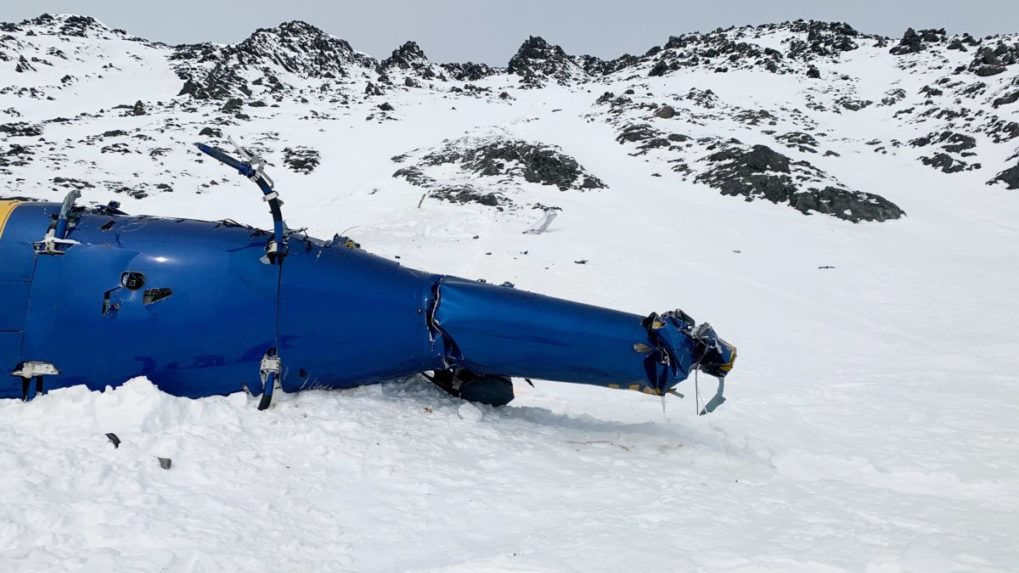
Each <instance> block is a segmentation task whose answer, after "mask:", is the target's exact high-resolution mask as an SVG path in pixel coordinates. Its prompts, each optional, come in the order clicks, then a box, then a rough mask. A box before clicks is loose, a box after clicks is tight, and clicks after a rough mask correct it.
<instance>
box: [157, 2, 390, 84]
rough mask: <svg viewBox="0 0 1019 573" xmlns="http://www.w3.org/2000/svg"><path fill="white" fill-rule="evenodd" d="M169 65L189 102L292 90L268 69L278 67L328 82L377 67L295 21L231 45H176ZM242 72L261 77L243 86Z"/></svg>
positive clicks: (349, 49)
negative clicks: (258, 91) (352, 70)
mask: <svg viewBox="0 0 1019 573" xmlns="http://www.w3.org/2000/svg"><path fill="white" fill-rule="evenodd" d="M170 61H171V64H173V66H174V70H175V71H176V73H177V76H178V77H180V79H182V80H184V87H183V88H182V89H181V94H180V95H190V96H191V97H193V98H195V99H227V98H230V97H236V96H238V95H244V96H251V95H252V93H253V92H252V88H251V86H256V87H257V88H259V89H262V90H264V91H267V92H269V93H275V94H279V93H283V92H286V91H290V90H296V88H294V87H293V86H290V85H288V84H286V83H284V82H283V80H281V79H280V78H279V77H278V76H276V75H275V74H274V73H273V72H272V71H271V70H273V69H279V68H282V69H283V70H284V71H285V72H286V73H288V74H293V75H295V76H297V77H299V78H301V79H326V80H330V79H336V78H339V77H345V76H347V75H348V74H347V68H348V67H354V66H359V67H362V68H370V69H374V68H375V67H376V66H377V62H376V60H374V59H372V58H369V57H367V56H364V55H362V54H359V53H357V52H355V51H354V50H353V48H351V47H350V44H348V43H347V42H345V41H344V40H340V39H339V38H335V37H333V36H331V35H329V34H326V33H325V32H323V31H322V30H319V29H318V28H316V27H314V26H312V25H310V24H307V23H305V22H301V21H292V22H285V23H283V24H280V25H279V26H277V27H276V28H260V29H258V30H256V31H255V32H254V33H253V34H252V35H251V36H249V37H248V38H247V39H245V40H244V41H243V42H241V43H239V44H236V45H234V46H225V47H223V46H217V45H214V44H209V43H205V44H192V45H183V46H177V47H176V48H175V50H174V53H173V54H172V55H171V56H170ZM245 71H249V72H254V73H259V74H262V75H261V77H259V78H257V79H255V80H254V81H252V82H251V83H250V84H249V83H248V80H247V79H246V76H247V74H245V73H244V72H245ZM248 77H250V76H248Z"/></svg>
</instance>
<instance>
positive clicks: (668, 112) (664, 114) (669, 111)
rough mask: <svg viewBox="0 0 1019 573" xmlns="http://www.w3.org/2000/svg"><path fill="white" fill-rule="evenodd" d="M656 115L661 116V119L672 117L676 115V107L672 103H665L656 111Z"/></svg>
mask: <svg viewBox="0 0 1019 573" xmlns="http://www.w3.org/2000/svg"><path fill="white" fill-rule="evenodd" d="M655 117H659V118H661V119H672V118H674V117H676V108H674V107H672V106H671V105H663V106H662V107H660V108H658V110H657V111H655Z"/></svg>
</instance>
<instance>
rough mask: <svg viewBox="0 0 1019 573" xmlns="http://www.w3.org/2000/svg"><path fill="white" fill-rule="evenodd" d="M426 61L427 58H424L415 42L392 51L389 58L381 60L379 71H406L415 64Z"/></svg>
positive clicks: (407, 43) (422, 52)
mask: <svg viewBox="0 0 1019 573" xmlns="http://www.w3.org/2000/svg"><path fill="white" fill-rule="evenodd" d="M426 61H427V58H426V57H425V53H424V51H423V50H422V49H421V47H420V46H418V45H417V42H406V43H405V44H403V45H402V46H400V47H399V48H397V49H395V50H393V53H392V55H391V56H389V57H388V58H386V59H385V60H382V62H381V63H380V64H379V69H386V68H400V69H404V70H407V69H411V68H413V67H414V66H415V64H421V63H422V62H426Z"/></svg>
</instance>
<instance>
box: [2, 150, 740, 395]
mask: <svg viewBox="0 0 1019 573" xmlns="http://www.w3.org/2000/svg"><path fill="white" fill-rule="evenodd" d="M231 143H232V142H231ZM195 145H196V146H197V147H198V149H199V150H201V151H202V152H203V153H205V154H207V155H209V156H211V157H212V158H214V159H216V160H218V161H220V162H222V163H224V164H226V165H228V166H229V167H231V168H233V169H236V170H237V172H238V173H239V174H240V175H242V176H244V177H246V178H248V179H250V180H251V181H253V182H254V183H255V184H256V185H258V187H259V189H260V190H261V191H262V194H263V199H264V200H265V201H266V202H267V203H268V205H269V210H270V212H271V213H272V219H273V229H272V232H271V233H269V234H268V237H267V236H266V235H267V233H265V232H264V231H260V230H257V229H251V228H248V227H244V226H241V225H237V224H234V223H231V222H227V221H222V222H206V221H196V220H187V219H168V218H159V217H149V216H129V215H127V214H125V213H123V212H121V211H119V210H118V209H117V208H116V207H115V206H111V207H99V208H94V209H84V208H82V207H76V206H75V201H76V200H77V198H78V196H79V195H80V193H79V192H78V191H72V192H71V193H69V194H68V196H67V197H66V199H65V200H64V202H63V203H62V204H56V203H45V202H36V201H32V200H4V199H0V261H2V262H3V264H2V265H0V300H2V301H3V303H2V306H0V369H4V370H6V371H7V372H8V373H9V374H10V377H9V378H5V379H0V398H20V399H22V400H31V399H32V398H33V397H35V396H36V395H38V394H45V393H46V392H47V391H48V390H52V389H56V388H62V387H67V386H73V385H85V386H87V387H88V388H90V389H93V390H101V389H103V388H105V387H107V386H109V385H111V384H118V383H122V382H124V381H126V380H129V379H131V378H134V377H138V376H145V377H147V378H148V379H149V380H151V381H152V382H153V383H154V384H155V385H156V386H158V387H159V388H160V389H162V390H163V391H165V392H168V393H170V394H173V395H177V396H187V397H192V398H198V397H204V396H213V395H226V394H230V393H233V392H237V391H241V390H245V391H247V392H249V393H250V394H252V395H255V396H261V399H260V401H259V409H266V408H268V407H269V406H270V405H271V403H272V400H273V398H274V396H275V395H277V394H278V393H279V392H280V391H283V392H297V391H300V390H302V389H309V388H324V387H325V388H350V387H354V386H360V385H365V384H373V383H379V382H383V381H386V380H391V379H393V378H398V377H401V376H408V375H413V374H418V373H427V372H432V373H433V374H432V375H430V376H429V375H427V374H426V376H428V377H429V379H431V380H432V381H433V382H434V383H435V384H436V385H438V386H439V387H440V388H442V389H444V390H445V391H447V392H449V393H451V394H453V395H455V396H459V397H461V398H463V399H466V400H470V401H474V402H479V403H484V404H490V405H493V406H501V405H504V404H506V403H508V402H509V401H510V400H512V399H513V385H512V382H511V378H513V377H519V378H538V379H543V380H554V381H562V382H573V383H580V384H592V385H598V386H605V387H609V388H620V389H629V390H637V391H640V392H644V393H647V394H652V395H656V396H664V395H665V394H668V393H674V394H678V393H676V392H675V390H674V389H673V388H674V387H675V386H676V385H677V384H679V383H680V382H682V381H683V380H685V379H686V378H687V376H688V375H689V374H690V372H691V371H692V370H695V369H696V370H700V371H702V372H705V373H707V374H710V375H712V376H715V377H717V378H718V382H719V384H718V390H717V392H716V394H715V395H714V397H713V398H712V399H711V400H710V401H709V402H708V403H707V404H706V405H705V407H704V409H703V410H702V411H701V412H700V413H701V414H704V413H707V412H710V411H713V410H714V409H715V408H717V407H718V406H719V405H721V404H722V403H723V402H724V401H725V398H724V396H723V390H724V379H725V376H726V374H728V373H729V371H730V370H731V369H732V366H733V363H734V361H735V359H736V349H735V347H733V346H732V345H731V344H729V343H727V342H725V341H724V340H722V339H721V338H719V337H718V336H717V335H716V334H715V332H714V330H713V329H712V328H711V327H710V326H709V325H708V324H707V323H701V324H696V322H695V321H694V320H693V319H692V318H690V316H689V315H687V314H686V313H684V312H682V311H678V310H677V311H672V312H666V313H663V314H651V315H650V316H646V317H644V316H639V315H635V314H629V313H625V312H620V311H615V310H609V309H605V308H599V307H596V306H591V305H586V304H580V303H576V302H571V301H567V300H562V299H557V298H552V297H548V296H543V295H539V294H534V293H530V292H525V291H522V290H517V289H515V288H512V287H506V286H494V285H490V284H486V283H482V282H477V281H472V280H467V279H462V278H458V277H453V276H447V275H439V274H433V273H428V272H422V271H417V270H413V269H409V268H406V267H403V266H401V265H399V264H398V263H395V262H393V261H389V260H387V259H383V258H381V257H377V256H375V255H371V254H369V253H367V252H365V251H363V250H361V249H360V248H359V245H357V244H356V243H354V242H353V241H350V240H349V239H347V238H345V237H340V236H339V235H337V236H334V237H333V239H332V240H329V241H322V240H318V239H315V238H312V237H308V236H306V235H305V234H303V233H299V232H293V231H290V230H288V229H287V226H286V225H285V223H284V219H283V214H282V209H281V206H282V201H280V198H279V195H278V194H277V192H276V191H275V190H274V185H273V182H272V180H271V179H269V177H268V176H266V174H265V173H264V171H263V168H264V165H265V162H264V161H263V160H262V159H260V158H259V157H257V156H255V155H254V154H252V153H250V152H249V151H248V150H246V149H245V148H243V147H239V146H236V147H237V150H238V155H239V156H240V159H238V158H235V157H233V156H231V155H229V154H227V153H226V152H225V151H223V150H222V149H219V148H218V147H214V146H211V145H206V144H204V143H196V144H195Z"/></svg>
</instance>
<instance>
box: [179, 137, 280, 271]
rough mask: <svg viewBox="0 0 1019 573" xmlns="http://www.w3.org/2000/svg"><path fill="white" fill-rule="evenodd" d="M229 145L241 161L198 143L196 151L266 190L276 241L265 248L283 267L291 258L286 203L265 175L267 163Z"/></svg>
mask: <svg viewBox="0 0 1019 573" xmlns="http://www.w3.org/2000/svg"><path fill="white" fill-rule="evenodd" d="M229 141H230V144H231V145H233V146H234V147H235V148H236V149H237V154H238V155H240V156H241V159H237V158H235V157H233V156H231V155H230V154H228V153H227V152H225V151H223V150H222V149H220V148H218V147H216V146H214V145H207V144H205V143H201V142H196V143H195V147H197V148H198V149H199V150H200V151H201V152H202V153H204V154H206V155H208V156H209V157H212V158H213V159H215V160H216V161H219V162H220V163H223V164H224V165H228V166H230V167H233V168H234V169H236V170H237V172H238V173H240V174H241V175H243V176H244V177H246V178H248V179H249V180H250V181H252V182H254V183H255V184H256V185H258V188H259V189H261V190H262V200H263V201H265V202H266V203H268V204H269V211H270V212H271V213H272V241H270V242H269V244H268V245H266V247H265V252H266V256H267V257H268V259H269V262H270V263H271V264H277V265H282V264H283V259H284V258H285V257H286V256H287V247H286V242H285V241H284V238H285V236H284V233H285V231H286V225H285V223H284V222H283V211H282V205H283V201H281V200H280V198H279V193H277V192H276V191H275V190H274V187H275V185H276V184H275V183H273V180H272V179H270V178H269V176H268V175H266V174H265V159H263V158H261V157H259V156H258V155H255V154H254V153H252V152H250V151H248V150H247V149H246V148H244V147H242V146H240V145H237V144H236V143H234V141H233V140H232V139H230V140H229Z"/></svg>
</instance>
